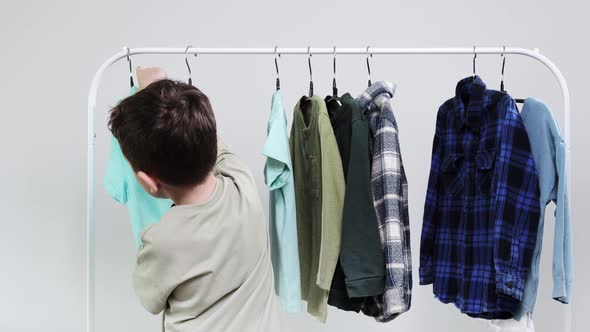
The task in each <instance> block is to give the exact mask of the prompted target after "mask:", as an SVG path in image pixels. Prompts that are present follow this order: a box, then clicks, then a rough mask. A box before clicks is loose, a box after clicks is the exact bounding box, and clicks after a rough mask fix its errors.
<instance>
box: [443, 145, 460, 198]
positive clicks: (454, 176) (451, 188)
mask: <svg viewBox="0 0 590 332" xmlns="http://www.w3.org/2000/svg"><path fill="white" fill-rule="evenodd" d="M464 162H465V156H464V155H463V154H462V153H453V154H451V155H449V156H447V157H446V158H445V159H444V162H443V165H442V186H443V193H444V194H445V195H448V196H455V195H457V194H459V193H460V192H462V191H463V187H464V186H465V172H464V167H465V166H464Z"/></svg>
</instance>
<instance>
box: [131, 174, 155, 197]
mask: <svg viewBox="0 0 590 332" xmlns="http://www.w3.org/2000/svg"><path fill="white" fill-rule="evenodd" d="M135 175H136V177H137V181H138V182H139V184H141V186H142V187H143V189H144V190H145V191H146V192H147V193H149V194H150V195H155V194H156V193H157V192H158V190H159V185H158V180H157V179H156V178H154V177H151V176H149V175H147V174H146V173H144V172H142V171H139V172H137V173H136V174H135Z"/></svg>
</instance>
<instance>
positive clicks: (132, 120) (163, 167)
mask: <svg viewBox="0 0 590 332" xmlns="http://www.w3.org/2000/svg"><path fill="white" fill-rule="evenodd" d="M109 128H110V130H111V132H112V133H113V135H114V136H115V137H116V138H117V140H118V141H119V144H120V146H121V150H122V152H123V155H125V157H126V158H127V160H129V163H130V164H131V167H132V168H133V169H134V170H135V171H143V172H145V173H146V174H149V175H152V176H155V177H157V178H158V179H159V180H160V181H162V182H163V183H166V184H169V185H175V186H187V185H194V184H199V183H201V182H202V181H203V180H204V179H205V177H206V176H207V174H208V173H209V172H210V171H211V170H212V169H213V167H214V165H215V160H216V158H217V129H216V125H215V116H214V115H213V110H212V108H211V104H210V103H209V98H207V96H206V95H205V94H204V93H203V92H201V91H200V90H199V89H197V88H196V87H194V86H192V85H189V84H185V83H182V82H177V81H172V80H168V79H165V80H160V81H156V82H154V83H152V84H150V85H149V86H147V87H146V88H144V89H143V90H140V91H139V92H137V93H136V94H134V95H132V96H130V97H127V98H126V99H124V100H123V101H121V102H120V103H119V105H117V106H116V107H114V108H113V109H112V110H111V112H110V118H109Z"/></svg>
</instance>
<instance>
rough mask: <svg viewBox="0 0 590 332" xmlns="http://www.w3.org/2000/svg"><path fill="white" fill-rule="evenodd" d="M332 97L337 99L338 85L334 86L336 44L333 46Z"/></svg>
mask: <svg viewBox="0 0 590 332" xmlns="http://www.w3.org/2000/svg"><path fill="white" fill-rule="evenodd" d="M332 98H334V99H338V87H336V46H334V77H333V78H332Z"/></svg>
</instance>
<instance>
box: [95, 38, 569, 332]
mask: <svg viewBox="0 0 590 332" xmlns="http://www.w3.org/2000/svg"><path fill="white" fill-rule="evenodd" d="M138 54H154V55H155V54H178V55H186V54H191V55H193V54H195V55H203V54H211V55H221V54H226V55H230V54H231V55H263V54H264V55H275V54H280V55H287V54H299V55H316V54H324V55H334V54H337V55H369V54H371V55H451V54H459V55H460V54H463V55H469V54H471V55H474V56H475V55H481V54H495V55H502V54H504V55H507V54H518V55H524V56H526V57H530V58H533V59H535V60H537V61H539V62H540V63H542V64H543V65H544V66H545V67H547V68H548V69H549V70H550V71H551V73H552V74H553V76H555V78H556V79H557V81H558V83H559V87H560V88H561V94H562V103H563V114H564V118H563V119H564V128H563V134H564V138H565V142H566V147H567V150H566V170H567V172H568V174H569V176H571V174H570V146H571V141H570V128H571V123H570V122H571V120H570V115H571V110H570V94H569V89H568V87H567V82H566V80H565V78H564V77H563V75H562V73H561V71H560V70H559V68H558V67H557V66H556V65H555V64H554V63H553V62H552V61H551V60H549V59H548V58H547V57H545V56H544V55H542V54H541V53H540V51H539V49H532V50H531V49H526V48H518V47H473V46H472V47H453V48H443V47H437V48H372V47H362V48H335V47H330V48H309V47H302V48H275V47H268V48H193V47H188V48H186V47H175V48H163V47H154V48H132V49H128V48H126V47H125V48H124V49H123V50H122V51H120V52H117V53H115V54H113V55H112V56H111V57H110V58H109V59H107V60H106V61H105V62H104V63H103V64H102V65H101V66H100V67H99V68H98V70H97V71H96V73H95V74H94V77H93V79H92V84H91V86H90V93H89V96H88V151H87V188H86V199H87V200H86V227H87V228H86V332H94V325H95V324H94V302H95V292H94V290H95V255H96V252H95V224H96V220H95V196H96V192H95V190H96V186H95V139H96V132H95V121H94V120H95V119H94V117H95V109H96V97H97V93H98V89H99V87H100V84H101V82H102V78H103V75H104V72H105V71H106V70H107V69H108V68H109V67H110V66H112V65H113V64H115V63H117V62H118V61H120V60H121V59H126V58H127V57H128V56H132V55H138ZM569 310H570V309H569V306H568V316H569V315H570V312H569ZM569 320H570V319H568V322H567V326H566V331H570V330H571V328H570V326H569V324H570V322H569Z"/></svg>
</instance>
